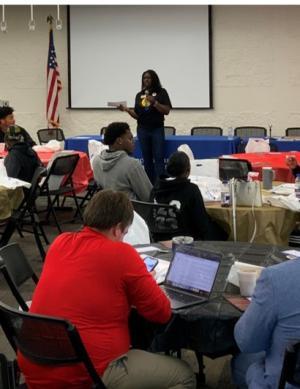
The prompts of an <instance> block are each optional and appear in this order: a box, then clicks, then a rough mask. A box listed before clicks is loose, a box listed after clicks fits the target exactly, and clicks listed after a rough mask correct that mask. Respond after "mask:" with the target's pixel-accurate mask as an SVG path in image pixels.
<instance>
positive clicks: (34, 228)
mask: <svg viewBox="0 0 300 389" xmlns="http://www.w3.org/2000/svg"><path fill="white" fill-rule="evenodd" d="M45 172H46V169H45V168H43V167H38V168H37V169H36V171H35V173H34V175H33V178H32V181H31V187H30V189H29V190H28V191H27V192H26V194H25V198H24V200H23V202H22V204H21V205H20V207H19V208H18V209H17V210H15V211H14V212H13V214H12V216H11V217H10V219H9V220H8V221H7V223H6V225H5V227H4V232H3V234H2V237H1V240H0V247H3V246H5V245H6V244H7V243H8V242H9V239H10V238H11V236H12V234H13V233H14V231H15V230H16V229H17V230H18V231H19V233H20V235H21V236H22V237H23V234H22V232H29V233H33V234H34V237H35V241H36V244H37V247H38V249H39V252H40V254H41V257H42V258H44V257H45V250H44V247H43V245H42V242H41V236H42V237H43V239H44V241H45V243H46V244H49V241H48V239H47V236H46V234H45V231H44V229H43V227H42V225H41V222H40V220H39V217H38V214H37V211H36V206H35V201H36V198H37V196H38V193H39V182H40V180H41V178H42V177H43V176H44V175H45ZM25 226H28V227H29V228H30V229H26V228H25Z"/></svg>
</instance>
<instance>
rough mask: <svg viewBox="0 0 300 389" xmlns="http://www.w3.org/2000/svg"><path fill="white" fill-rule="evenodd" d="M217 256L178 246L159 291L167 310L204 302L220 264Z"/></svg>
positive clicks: (218, 255) (219, 255)
mask: <svg viewBox="0 0 300 389" xmlns="http://www.w3.org/2000/svg"><path fill="white" fill-rule="evenodd" d="M221 257H222V255H221V254H218V253H213V252H207V251H204V250H202V249H197V248H191V247H187V246H179V247H178V248H177V250H176V252H175V254H174V256H173V259H172V262H171V264H170V266H169V270H168V273H167V275H166V278H165V281H164V282H163V284H162V285H161V288H162V289H163V290H164V291H165V293H166V294H167V296H168V297H169V299H170V302H171V308H172V309H174V310H176V309H182V308H186V307H189V306H192V305H196V304H200V303H203V302H205V301H207V300H208V298H209V295H210V293H211V291H212V289H213V285H214V282H215V279H216V276H217V272H218V269H219V266H220V262H221Z"/></svg>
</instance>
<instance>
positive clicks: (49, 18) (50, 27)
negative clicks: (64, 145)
mask: <svg viewBox="0 0 300 389" xmlns="http://www.w3.org/2000/svg"><path fill="white" fill-rule="evenodd" d="M53 20H54V19H53V16H52V15H48V16H47V23H48V24H49V30H51V29H52V24H53ZM47 96H48V77H47V79H46V99H47ZM46 121H47V128H48V129H49V128H50V123H49V120H48V112H47V109H46Z"/></svg>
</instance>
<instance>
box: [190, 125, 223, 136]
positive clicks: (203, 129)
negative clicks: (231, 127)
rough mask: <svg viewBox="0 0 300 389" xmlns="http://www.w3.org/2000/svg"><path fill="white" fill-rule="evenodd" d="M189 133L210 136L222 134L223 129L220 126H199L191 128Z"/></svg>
mask: <svg viewBox="0 0 300 389" xmlns="http://www.w3.org/2000/svg"><path fill="white" fill-rule="evenodd" d="M191 135H198V136H210V135H220V136H222V135H223V129H222V128H221V127H209V126H199V127H193V128H191Z"/></svg>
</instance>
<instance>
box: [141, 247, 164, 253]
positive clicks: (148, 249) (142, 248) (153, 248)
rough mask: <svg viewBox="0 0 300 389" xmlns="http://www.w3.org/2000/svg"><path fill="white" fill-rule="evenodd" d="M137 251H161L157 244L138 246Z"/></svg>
mask: <svg viewBox="0 0 300 389" xmlns="http://www.w3.org/2000/svg"><path fill="white" fill-rule="evenodd" d="M136 251H137V252H138V253H140V254H141V253H148V252H149V251H159V249H158V248H157V247H155V246H145V247H137V248H136Z"/></svg>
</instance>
